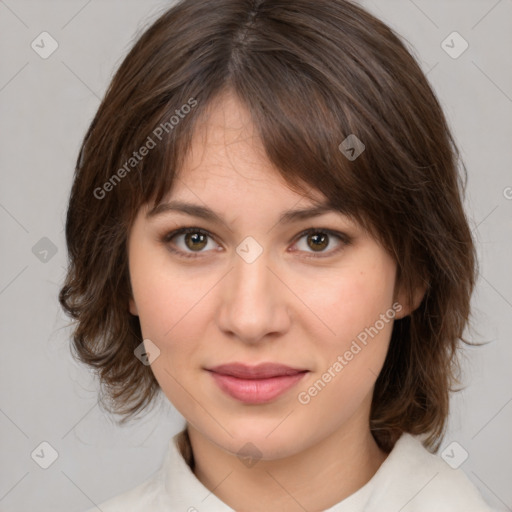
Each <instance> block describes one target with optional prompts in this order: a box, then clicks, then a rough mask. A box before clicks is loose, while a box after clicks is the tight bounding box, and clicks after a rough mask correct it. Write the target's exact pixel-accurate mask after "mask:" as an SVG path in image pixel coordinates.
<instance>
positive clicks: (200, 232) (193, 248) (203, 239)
mask: <svg viewBox="0 0 512 512" xmlns="http://www.w3.org/2000/svg"><path fill="white" fill-rule="evenodd" d="M180 238H181V240H182V244H181V246H180V244H179V243H176V242H173V245H177V246H178V250H176V249H174V248H173V247H172V245H171V243H170V242H171V241H172V240H174V239H178V240H180ZM209 239H210V240H213V239H212V236H211V234H210V233H209V232H208V231H205V230H204V229H201V228H194V227H189V228H180V229H177V230H175V231H171V232H170V233H167V234H166V235H165V236H164V237H163V239H162V241H163V242H164V243H166V244H169V245H168V246H169V250H170V251H171V252H173V253H176V254H178V255H180V256H183V257H185V258H195V257H196V255H195V254H193V253H201V252H205V251H203V249H204V248H205V247H208V240H209ZM210 245H211V244H210ZM215 245H217V244H215Z"/></svg>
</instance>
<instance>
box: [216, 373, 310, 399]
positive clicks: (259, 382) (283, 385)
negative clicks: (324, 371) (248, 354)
mask: <svg viewBox="0 0 512 512" xmlns="http://www.w3.org/2000/svg"><path fill="white" fill-rule="evenodd" d="M208 371H209V372H210V373H211V375H212V377H213V379H214V380H215V382H216V384H217V385H218V386H219V387H220V389H221V390H222V391H224V392H225V393H226V394H228V395H229V396H231V397H232V398H235V399H236V400H239V401H241V402H243V403H247V404H262V403H265V402H269V401H271V400H274V399H275V398H277V397H278V396H280V395H282V394H283V393H285V392H286V391H287V390H288V389H290V388H291V387H292V386H294V385H295V384H297V382H299V381H300V380H301V379H302V377H303V376H304V375H305V374H306V372H307V371H308V370H303V369H297V368H291V367H289V366H285V365H281V364H275V363H262V364H259V365H257V366H247V365H244V364H240V363H233V364H224V365H220V366H215V367H214V368H208Z"/></svg>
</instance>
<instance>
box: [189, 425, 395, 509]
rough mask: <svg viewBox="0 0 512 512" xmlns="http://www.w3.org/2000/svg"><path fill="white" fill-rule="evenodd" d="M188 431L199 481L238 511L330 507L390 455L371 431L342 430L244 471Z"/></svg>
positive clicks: (196, 433) (234, 459)
mask: <svg viewBox="0 0 512 512" xmlns="http://www.w3.org/2000/svg"><path fill="white" fill-rule="evenodd" d="M359 427H360V426H359ZM187 431H188V432H187V433H188V435H187V438H189V439H190V446H191V453H190V454H189V461H190V463H189V465H190V466H191V467H192V470H193V471H194V473H195V475H196V477H197V478H198V480H199V481H200V482H201V483H202V484H203V485H204V486H205V487H206V488H208V489H209V490H211V491H212V492H213V493H214V494H215V495H216V496H217V497H218V498H219V499H220V500H222V501H223V502H224V503H226V504H227V505H228V506H230V507H231V508H233V509H234V510H238V511H244V510H251V512H260V511H261V512H263V511H265V512H268V511H271V510H280V511H287V512H295V511H297V512H303V511H304V510H311V511H315V510H325V509H328V508H330V507H332V506H334V505H335V504H336V503H339V502H340V501H342V500H343V499H345V498H347V497H348V496H350V495H351V494H353V493H354V492H356V491H357V490H358V489H360V488H361V487H362V486H364V485H365V484H366V483H367V482H368V481H369V480H370V479H371V478H372V476H373V475H374V474H375V472H376V471H377V470H378V468H379V467H380V465H381V464H382V462H383V461H384V460H385V459H386V457H387V454H386V453H385V452H384V451H382V450H381V449H380V448H379V447H378V445H377V443H376V442H375V440H374V438H373V436H372V434H371V432H370V430H369V428H367V429H362V428H353V429H350V430H347V429H340V430H338V431H336V432H334V433H333V434H332V435H330V436H328V437H327V438H324V439H322V440H321V441H320V442H318V443H316V444H314V445H312V446H310V447H309V448H307V449H305V450H303V451H301V452H300V453H295V454H292V455H290V456H287V457H284V458H279V459H273V460H259V461H258V462H257V463H256V464H255V465H253V466H251V467H246V466H244V465H243V464H242V463H241V461H240V459H239V458H238V457H237V455H236V454H232V453H229V452H227V451H225V450H223V449H221V448H220V447H219V446H217V445H216V444H214V443H212V442H211V441H210V440H209V439H208V438H206V437H205V436H204V435H203V434H202V433H200V432H199V431H198V430H196V429H195V428H193V427H192V426H190V425H188V428H187Z"/></svg>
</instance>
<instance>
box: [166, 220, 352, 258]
mask: <svg viewBox="0 0 512 512" xmlns="http://www.w3.org/2000/svg"><path fill="white" fill-rule="evenodd" d="M303 238H304V239H305V244H304V243H302V244H301V243H300V242H301V240H302V239H303ZM333 238H334V239H336V240H337V244H336V246H335V248H334V249H331V250H329V251H326V250H325V249H326V248H329V247H331V246H332V245H333V243H332V239H333ZM295 240H296V242H295V243H294V246H299V249H292V250H291V252H297V251H298V252H306V253H309V255H308V256H304V257H305V258H324V257H328V256H332V255H333V254H335V253H338V252H339V251H341V250H342V249H343V248H344V247H345V246H347V245H349V244H350V243H351V239H350V237H349V236H348V235H346V234H344V233H340V232H336V231H332V230H330V229H323V228H310V229H307V230H306V231H303V232H302V233H300V234H299V235H298V236H297V237H296V238H295ZM162 242H163V243H164V244H166V245H167V247H168V249H169V250H170V251H171V252H173V253H175V254H177V255H178V256H180V257H184V258H197V257H200V255H201V253H205V252H207V251H208V249H209V250H214V251H218V250H219V249H218V248H219V245H218V244H217V243H216V242H215V241H214V240H213V236H212V234H211V233H210V232H208V231H206V230H204V229H201V228H196V227H184V228H180V229H177V230H174V231H171V232H170V233H167V234H165V235H164V236H163V237H162ZM173 246H174V247H173ZM175 247H177V249H176V248H175ZM309 249H311V251H310V250H309ZM194 253H195V254H194Z"/></svg>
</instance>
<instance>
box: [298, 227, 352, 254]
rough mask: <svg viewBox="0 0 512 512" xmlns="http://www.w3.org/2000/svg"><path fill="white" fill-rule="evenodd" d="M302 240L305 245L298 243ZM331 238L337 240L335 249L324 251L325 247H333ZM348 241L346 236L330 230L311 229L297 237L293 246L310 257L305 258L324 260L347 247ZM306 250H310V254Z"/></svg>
mask: <svg viewBox="0 0 512 512" xmlns="http://www.w3.org/2000/svg"><path fill="white" fill-rule="evenodd" d="M303 238H304V239H305V244H300V243H298V242H300V241H301V240H302V239H303ZM333 238H335V239H337V244H336V245H337V247H335V248H334V249H331V250H329V251H326V250H325V249H326V248H327V247H331V246H332V245H333V243H332V241H331V240H332V239H333ZM350 241H351V240H350V238H349V237H348V235H345V234H344V233H339V232H336V231H332V230H330V229H323V228H311V229H307V230H306V231H303V232H302V233H301V234H300V235H298V242H296V244H295V245H298V246H299V250H300V251H304V252H309V253H310V255H308V256H305V257H306V258H324V257H328V256H332V255H333V254H336V253H338V252H339V251H341V250H342V249H343V248H344V247H345V246H347V245H349V244H350ZM308 249H312V252H310V251H309V250H308ZM315 253H320V255H318V256H317V255H316V254H315ZM324 253H325V254H324Z"/></svg>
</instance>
